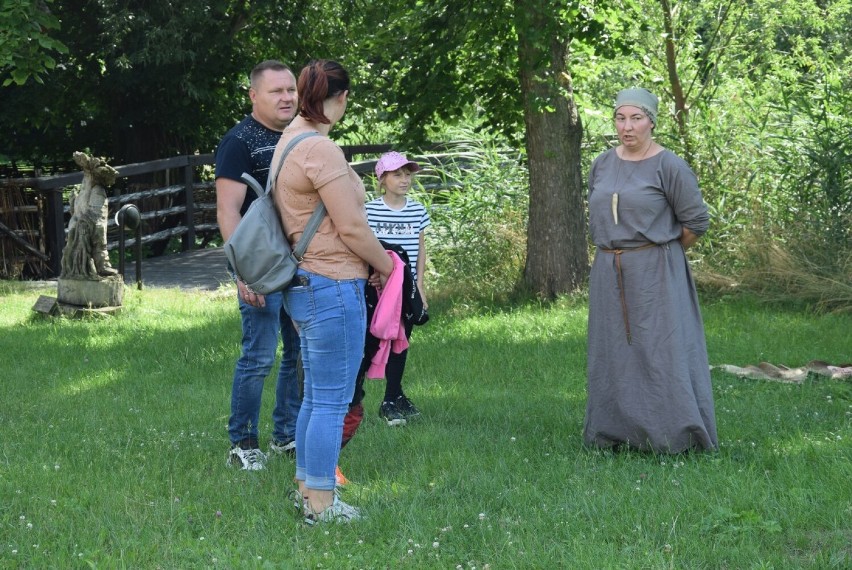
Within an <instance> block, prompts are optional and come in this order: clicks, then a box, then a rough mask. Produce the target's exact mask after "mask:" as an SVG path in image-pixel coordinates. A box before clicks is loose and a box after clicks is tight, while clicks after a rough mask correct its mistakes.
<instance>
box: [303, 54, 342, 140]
mask: <svg viewBox="0 0 852 570" xmlns="http://www.w3.org/2000/svg"><path fill="white" fill-rule="evenodd" d="M296 89H297V90H298V92H299V115H301V116H302V117H304V118H305V119H307V120H309V121H314V122H317V123H323V124H326V125H327V124H328V123H330V122H331V121H329V119H328V117H326V116H325V113H324V112H323V103H324V102H325V100H326V99H328V98H329V97H335V96H337V95H339V94H340V93H343V92H344V91H349V73H347V71H346V70H345V69H343V66H342V65H340V64H339V63H337V62H336V61H331V60H328V59H315V60H312V61H311V62H309V63H308V64H307V65H306V66H305V67H303V68H302V71H301V73H299V82H298V85H297V86H296Z"/></svg>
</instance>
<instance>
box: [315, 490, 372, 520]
mask: <svg viewBox="0 0 852 570" xmlns="http://www.w3.org/2000/svg"><path fill="white" fill-rule="evenodd" d="M304 513H305V524H308V525H315V524H317V523H320V522H334V523H350V522H352V521H357V520H359V519H360V518H361V511H360V510H359V509H358V507H353V506H352V505H350V504H349V503H344V502H343V501H341V500H340V497H338V496H337V493H335V494H334V502H333V503H331V505H329V506H328V507H326V508H325V509H324V510H323V511H322V512H321V513H315V512H313V511H312V510H311V507H310V505H308V503H305V510H304Z"/></svg>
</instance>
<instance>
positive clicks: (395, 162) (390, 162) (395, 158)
mask: <svg viewBox="0 0 852 570" xmlns="http://www.w3.org/2000/svg"><path fill="white" fill-rule="evenodd" d="M403 166H407V167H408V168H409V169H410V170H411V172H417V171H418V170H420V165H418V164H417V163H416V162H414V161H413V160H408V158H406V156H405V155H404V154H402V153H400V152H396V151H391V152H386V153H384V154H383V155H382V156H381V158H379V161H378V162H377V163H376V176H378V177H379V179H381V177H382V176H384V174H385V172H392V171H394V170H397V169H399V168H402V167H403Z"/></svg>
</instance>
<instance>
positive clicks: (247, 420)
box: [228, 293, 302, 444]
mask: <svg viewBox="0 0 852 570" xmlns="http://www.w3.org/2000/svg"><path fill="white" fill-rule="evenodd" d="M283 297H284V296H283V294H282V293H273V294H271V295H266V306H265V307H263V308H256V307H252V306H251V305H249V304H248V303H246V302H244V301H243V300H242V299H240V300H239V303H240V315H241V316H242V321H243V340H242V355H241V356H240V358H239V360H237V365H236V368H235V369H234V384H233V387H232V389H231V417H230V419H229V420H228V436H229V437H230V439H231V443H235V444H236V443H239V442H240V441H242V440H244V439H246V438H254V439H255V440H256V439H257V437H258V435H257V426H258V423H259V421H260V401H261V395H262V393H263V384H264V380H266V377H267V376H268V375H269V371H270V370H271V369H272V365H273V364H274V363H275V355H276V352H277V350H278V338H279V333H280V335H281V339H282V341H283V343H284V351H283V354H282V356H281V367H280V368H279V370H278V383H277V385H276V387H275V408H274V409H273V411H272V438H273V439H275V440H277V441H291V440H293V439H294V438H295V437H296V417H297V416H298V415H299V407H300V406H301V404H302V402H301V397H300V394H299V382H298V380H297V377H296V359H297V358H298V356H299V335H298V333H297V332H296V330H295V328H293V323H292V322H291V321H290V317H289V315H288V314H287V312H286V311H285V310H284V305H283Z"/></svg>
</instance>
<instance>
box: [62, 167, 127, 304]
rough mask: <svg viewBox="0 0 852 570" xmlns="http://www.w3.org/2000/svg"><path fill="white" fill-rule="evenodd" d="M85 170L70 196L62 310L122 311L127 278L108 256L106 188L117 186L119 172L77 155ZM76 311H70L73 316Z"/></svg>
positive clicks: (63, 254) (63, 256)
mask: <svg viewBox="0 0 852 570" xmlns="http://www.w3.org/2000/svg"><path fill="white" fill-rule="evenodd" d="M74 162H76V163H77V165H78V166H79V167H80V168H82V169H83V183H82V185H81V186H80V191H79V192H75V193H74V194H73V195H72V196H71V204H70V205H71V221H69V222H68V240H67V242H66V244H65V249H63V250H62V271H61V273H60V274H59V280H58V295H57V298H58V301H59V306H60V309H61V310H62V311H63V312H65V309H66V308H70V307H81V308H88V309H95V308H97V309H100V308H110V307H112V308H116V307H120V306H121V303H122V301H123V300H124V277H123V276H121V275H118V271H116V270H115V269H113V267H112V265H111V264H110V262H109V253H108V252H107V247H106V243H107V241H106V240H107V215H108V209H109V204H108V202H107V195H106V187H107V186H110V185H112V184H113V183H115V179H116V176H118V171H117V170H116V169H114V168H113V167H111V166H109V165H108V164H107V163H106V159H104V158H97V157H94V156H89V155H87V154H85V153H82V152H75V153H74ZM75 310H76V309H68V311H69V312H70V313H71V314H74V311H75Z"/></svg>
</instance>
